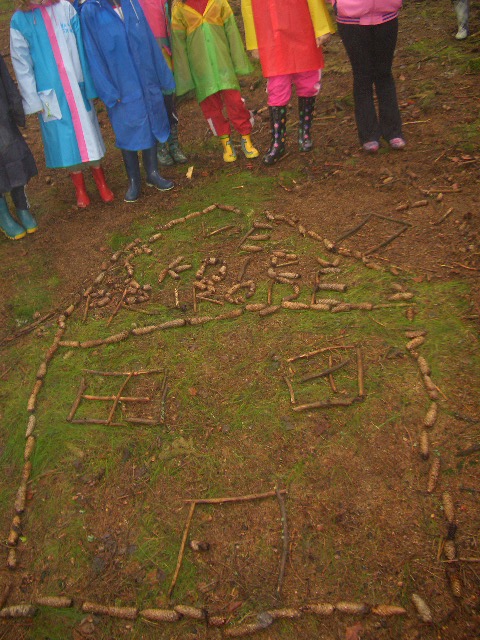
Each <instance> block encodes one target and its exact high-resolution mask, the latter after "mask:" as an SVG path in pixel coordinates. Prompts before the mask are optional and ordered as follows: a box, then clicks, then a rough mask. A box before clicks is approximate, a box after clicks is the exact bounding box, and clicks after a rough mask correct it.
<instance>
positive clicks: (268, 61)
mask: <svg viewBox="0 0 480 640" xmlns="http://www.w3.org/2000/svg"><path fill="white" fill-rule="evenodd" d="M242 16H243V21H244V24H245V36H246V45H247V50H249V51H251V52H252V55H253V56H254V57H256V58H259V59H260V63H261V65H262V72H263V75H264V76H265V78H266V79H267V92H268V106H269V108H270V120H271V133H272V139H271V145H270V149H269V151H268V152H267V154H266V155H265V156H264V158H263V162H264V163H265V164H267V165H270V164H273V163H274V162H276V161H277V160H279V159H280V158H281V157H282V156H283V155H284V153H285V133H286V117H287V105H288V103H289V101H290V98H291V93H292V85H295V87H296V90H297V96H298V110H299V118H300V124H299V129H298V143H299V146H300V150H301V151H310V150H311V149H312V139H311V135H310V129H311V124H312V117H313V111H314V106H315V98H316V96H317V95H318V92H319V91H320V82H321V74H322V68H323V66H324V63H323V54H322V49H321V45H322V44H325V42H326V41H327V40H328V39H329V37H330V34H331V33H334V31H335V28H334V25H333V21H332V20H331V18H330V15H329V13H328V10H327V8H326V6H325V3H324V0H242Z"/></svg>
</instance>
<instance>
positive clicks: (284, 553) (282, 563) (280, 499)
mask: <svg viewBox="0 0 480 640" xmlns="http://www.w3.org/2000/svg"><path fill="white" fill-rule="evenodd" d="M275 493H276V496H277V500H278V506H279V507H280V516H281V520H282V533H283V535H282V539H283V547H282V557H281V559H280V569H279V571H278V582H277V595H280V592H281V590H282V585H283V578H284V575H285V565H286V563H287V557H288V545H289V535H288V524H287V510H286V509H285V500H284V499H283V495H282V494H281V493H280V491H279V490H278V487H275Z"/></svg>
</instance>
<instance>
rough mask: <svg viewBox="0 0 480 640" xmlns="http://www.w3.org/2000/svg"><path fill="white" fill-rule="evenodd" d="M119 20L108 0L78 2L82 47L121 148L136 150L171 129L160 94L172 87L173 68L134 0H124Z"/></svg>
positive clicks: (151, 144) (165, 135) (165, 137)
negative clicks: (79, 3) (167, 61)
mask: <svg viewBox="0 0 480 640" xmlns="http://www.w3.org/2000/svg"><path fill="white" fill-rule="evenodd" d="M121 9H122V13H123V20H122V18H121V16H120V15H119V14H118V13H116V11H115V10H114V9H113V8H112V6H111V5H110V3H109V2H108V0H86V2H84V3H83V4H82V5H80V21H81V25H82V35H83V39H84V43H85V52H86V55H87V58H88V62H89V64H90V71H91V74H92V77H93V82H94V84H95V87H96V89H97V92H98V95H99V97H100V98H101V100H103V102H104V103H105V106H106V107H107V110H108V115H109V118H110V122H111V123H112V127H113V130H114V132H115V136H116V144H117V147H119V148H120V149H126V150H129V151H140V150H141V149H150V148H151V147H153V146H155V144H156V141H157V140H158V141H160V142H165V141H166V140H167V138H168V136H169V133H170V126H169V122H168V115H167V112H166V109H165V104H164V100H163V94H164V93H165V94H170V93H173V92H174V91H175V81H174V79H173V75H172V72H171V71H170V69H169V68H168V65H167V63H166V62H165V59H164V57H163V55H162V52H161V51H160V49H159V47H158V44H157V42H156V40H155V38H154V36H153V33H152V31H151V29H150V27H149V26H148V22H147V20H146V18H145V15H144V13H143V11H142V9H141V7H140V5H139V3H138V0H123V3H122V8H121Z"/></svg>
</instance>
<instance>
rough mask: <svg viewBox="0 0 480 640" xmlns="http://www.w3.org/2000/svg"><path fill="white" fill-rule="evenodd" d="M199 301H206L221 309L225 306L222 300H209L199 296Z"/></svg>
mask: <svg viewBox="0 0 480 640" xmlns="http://www.w3.org/2000/svg"><path fill="white" fill-rule="evenodd" d="M197 297H198V299H199V300H204V301H205V302H213V304H219V305H220V306H221V307H223V305H224V304H225V303H224V302H222V300H215V299H214V298H207V296H197Z"/></svg>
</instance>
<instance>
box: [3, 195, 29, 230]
mask: <svg viewBox="0 0 480 640" xmlns="http://www.w3.org/2000/svg"><path fill="white" fill-rule="evenodd" d="M0 231H2V232H3V233H4V234H5V235H6V236H7V238H9V239H10V240H20V238H24V237H25V236H26V235H27V232H26V231H25V229H24V228H23V227H21V226H20V225H19V224H18V222H16V221H15V220H14V219H13V218H12V216H11V215H10V212H9V210H8V206H7V202H6V200H5V198H2V197H0Z"/></svg>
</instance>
